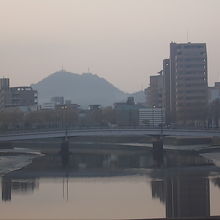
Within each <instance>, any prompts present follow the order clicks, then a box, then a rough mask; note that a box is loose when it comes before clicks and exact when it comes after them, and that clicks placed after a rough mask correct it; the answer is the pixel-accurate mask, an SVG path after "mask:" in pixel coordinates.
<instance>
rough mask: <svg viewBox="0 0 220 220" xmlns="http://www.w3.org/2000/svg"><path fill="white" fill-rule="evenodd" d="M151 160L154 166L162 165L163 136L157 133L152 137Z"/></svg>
mask: <svg viewBox="0 0 220 220" xmlns="http://www.w3.org/2000/svg"><path fill="white" fill-rule="evenodd" d="M152 144H153V160H154V163H155V166H156V167H161V166H162V165H163V137H162V136H160V135H158V136H154V137H153V141H152Z"/></svg>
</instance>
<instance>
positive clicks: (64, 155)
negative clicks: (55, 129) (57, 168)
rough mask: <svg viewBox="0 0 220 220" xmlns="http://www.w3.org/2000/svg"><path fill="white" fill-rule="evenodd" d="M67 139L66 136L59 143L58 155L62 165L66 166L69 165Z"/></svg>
mask: <svg viewBox="0 0 220 220" xmlns="http://www.w3.org/2000/svg"><path fill="white" fill-rule="evenodd" d="M69 153H70V152H69V139H68V138H67V137H65V138H64V140H63V141H62V143H61V149H60V156H61V162H62V166H63V167H65V168H66V167H68V165H69Z"/></svg>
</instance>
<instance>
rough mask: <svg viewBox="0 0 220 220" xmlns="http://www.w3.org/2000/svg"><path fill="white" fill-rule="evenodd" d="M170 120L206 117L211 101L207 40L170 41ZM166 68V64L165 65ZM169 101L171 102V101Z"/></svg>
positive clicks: (202, 118) (184, 120)
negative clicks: (209, 101)
mask: <svg viewBox="0 0 220 220" xmlns="http://www.w3.org/2000/svg"><path fill="white" fill-rule="evenodd" d="M166 63H169V64H168V65H170V72H169V74H168V73H167V72H166V71H167V70H166V71H165V72H166V74H168V75H169V77H168V76H167V77H168V78H169V79H170V85H169V84H167V86H168V87H169V88H165V90H169V91H170V93H169V94H168V92H167V94H168V97H169V99H170V109H169V110H170V116H171V121H173V122H175V121H177V122H179V123H188V122H195V121H202V120H204V119H205V116H206V111H207V105H208V83H207V52H206V44H205V43H179V44H177V43H171V44H170V59H169V62H168V61H165V64H166ZM164 68H166V67H164ZM168 103H169V102H168Z"/></svg>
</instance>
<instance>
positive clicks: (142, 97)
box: [128, 91, 146, 103]
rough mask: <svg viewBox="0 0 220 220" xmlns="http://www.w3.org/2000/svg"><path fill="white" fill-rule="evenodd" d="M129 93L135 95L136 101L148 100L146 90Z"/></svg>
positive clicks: (143, 101)
mask: <svg viewBox="0 0 220 220" xmlns="http://www.w3.org/2000/svg"><path fill="white" fill-rule="evenodd" d="M128 95H129V96H133V97H134V100H135V103H145V102H146V97H145V94H144V91H138V92H134V93H131V94H128Z"/></svg>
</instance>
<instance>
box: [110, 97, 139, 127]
mask: <svg viewBox="0 0 220 220" xmlns="http://www.w3.org/2000/svg"><path fill="white" fill-rule="evenodd" d="M114 108H115V113H116V123H117V125H118V126H137V125H138V123H139V120H138V115H139V106H138V105H136V104H135V102H134V98H133V97H128V99H127V102H119V103H115V104H114Z"/></svg>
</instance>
